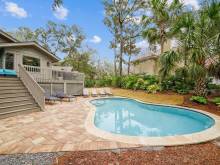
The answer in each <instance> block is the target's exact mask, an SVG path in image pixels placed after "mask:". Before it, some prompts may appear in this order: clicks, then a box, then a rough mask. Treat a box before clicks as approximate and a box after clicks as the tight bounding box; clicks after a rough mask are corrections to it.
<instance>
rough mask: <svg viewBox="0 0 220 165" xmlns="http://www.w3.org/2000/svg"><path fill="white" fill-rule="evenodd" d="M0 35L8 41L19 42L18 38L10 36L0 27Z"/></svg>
mask: <svg viewBox="0 0 220 165" xmlns="http://www.w3.org/2000/svg"><path fill="white" fill-rule="evenodd" d="M0 36H1V37H3V38H4V39H6V40H8V41H10V42H19V41H18V40H16V39H15V38H13V37H12V36H10V35H9V34H8V33H6V32H4V31H2V30H1V29H0Z"/></svg>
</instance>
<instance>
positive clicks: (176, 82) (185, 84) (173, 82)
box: [161, 76, 194, 94]
mask: <svg viewBox="0 0 220 165" xmlns="http://www.w3.org/2000/svg"><path fill="white" fill-rule="evenodd" d="M161 88H162V90H172V91H175V92H178V93H180V94H186V93H188V92H189V91H190V90H191V89H193V88H194V83H193V81H189V80H184V79H183V77H179V76H170V77H168V78H166V79H164V80H163V81H162V82H161Z"/></svg>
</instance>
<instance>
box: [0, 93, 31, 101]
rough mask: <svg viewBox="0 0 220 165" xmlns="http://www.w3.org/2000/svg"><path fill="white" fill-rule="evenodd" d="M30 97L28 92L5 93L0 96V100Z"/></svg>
mask: <svg viewBox="0 0 220 165" xmlns="http://www.w3.org/2000/svg"><path fill="white" fill-rule="evenodd" d="M26 96H28V97H31V96H30V93H29V92H28V91H26V92H23V93H6V94H2V95H1V94H0V99H5V98H7V99H10V98H18V97H26Z"/></svg>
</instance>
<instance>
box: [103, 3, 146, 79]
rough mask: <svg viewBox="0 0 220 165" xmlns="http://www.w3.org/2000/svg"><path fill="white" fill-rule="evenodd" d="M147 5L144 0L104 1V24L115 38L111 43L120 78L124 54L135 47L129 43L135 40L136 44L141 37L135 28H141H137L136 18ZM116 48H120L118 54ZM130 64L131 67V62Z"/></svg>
mask: <svg viewBox="0 0 220 165" xmlns="http://www.w3.org/2000/svg"><path fill="white" fill-rule="evenodd" d="M145 4H146V2H145V1H143V0H120V1H116V0H103V5H104V9H105V19H104V24H105V25H106V26H107V27H108V29H109V31H110V32H111V33H112V35H113V37H114V38H113V41H112V42H111V48H114V50H115V60H114V63H115V64H114V65H115V68H116V62H118V70H119V75H120V76H122V69H123V62H124V54H125V53H128V51H127V48H128V47H129V49H130V48H131V47H133V46H135V44H133V43H132V44H131V43H128V42H127V41H131V40H134V41H132V42H135V38H136V37H137V36H139V35H138V33H137V30H136V29H135V28H139V27H140V26H136V17H135V16H136V14H137V13H140V12H141V11H142V10H141V9H143V8H144V7H145ZM134 27H135V28H134ZM128 29H129V30H128ZM116 48H118V49H117V50H118V52H116ZM130 50H131V49H130ZM134 50H135V49H134ZM132 51H133V50H132ZM135 52H136V50H135ZM131 53H132V52H131V51H129V53H128V54H129V55H131ZM128 64H129V65H130V62H129V63H128ZM128 68H129V66H128ZM115 71H116V69H115Z"/></svg>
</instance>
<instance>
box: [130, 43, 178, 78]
mask: <svg viewBox="0 0 220 165" xmlns="http://www.w3.org/2000/svg"><path fill="white" fill-rule="evenodd" d="M172 45H173V44H172V40H168V41H167V42H166V43H165V44H164V51H168V50H170V49H171V48H172ZM174 47H175V46H174ZM158 51H159V50H156V49H154V50H152V51H150V53H149V54H146V55H144V56H141V57H138V58H137V59H136V60H133V61H132V67H131V68H132V69H131V72H132V73H135V74H149V75H158V72H159V70H160V67H159V52H158Z"/></svg>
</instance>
